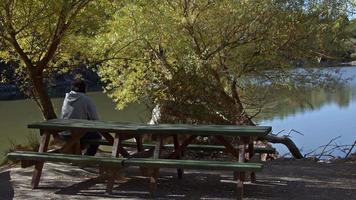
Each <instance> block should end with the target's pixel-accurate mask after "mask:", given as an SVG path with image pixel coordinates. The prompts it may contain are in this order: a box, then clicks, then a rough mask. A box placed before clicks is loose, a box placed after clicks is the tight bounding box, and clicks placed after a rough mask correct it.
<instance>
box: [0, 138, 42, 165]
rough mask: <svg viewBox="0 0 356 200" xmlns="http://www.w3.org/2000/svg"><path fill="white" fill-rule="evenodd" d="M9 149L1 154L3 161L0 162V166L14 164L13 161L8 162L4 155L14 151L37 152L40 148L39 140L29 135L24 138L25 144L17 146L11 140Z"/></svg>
mask: <svg viewBox="0 0 356 200" xmlns="http://www.w3.org/2000/svg"><path fill="white" fill-rule="evenodd" d="M9 143H10V145H9V148H8V149H7V150H5V151H4V152H3V155H4V160H3V161H1V163H0V166H2V165H5V164H12V163H15V162H14V161H10V160H8V159H7V158H6V155H7V154H8V153H10V152H14V151H37V150H38V147H39V146H40V142H39V139H38V137H37V135H36V134H29V135H28V136H27V138H26V142H25V143H22V144H18V143H16V142H15V141H13V140H9Z"/></svg>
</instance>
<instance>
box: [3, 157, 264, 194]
mask: <svg viewBox="0 0 356 200" xmlns="http://www.w3.org/2000/svg"><path fill="white" fill-rule="evenodd" d="M7 158H8V159H10V160H19V161H39V162H44V161H50V162H63V163H75V164H79V165H96V166H101V167H103V166H104V167H110V168H109V169H110V170H109V172H111V174H109V178H108V184H107V189H106V192H107V193H111V192H112V188H113V185H114V181H115V179H116V176H117V173H118V170H120V169H121V168H123V167H130V166H136V167H145V168H153V170H152V173H151V174H150V189H149V191H150V194H151V195H153V194H154V191H155V188H156V183H157V180H158V168H182V169H199V170H228V171H240V172H257V171H261V170H262V167H263V165H262V164H260V163H238V162H228V161H206V160H176V159H152V158H129V159H127V158H112V157H96V156H83V155H71V154H59V153H40V152H30V151H15V152H11V153H8V154H7ZM237 185H238V186H237V197H238V199H242V195H243V183H242V182H238V183H237Z"/></svg>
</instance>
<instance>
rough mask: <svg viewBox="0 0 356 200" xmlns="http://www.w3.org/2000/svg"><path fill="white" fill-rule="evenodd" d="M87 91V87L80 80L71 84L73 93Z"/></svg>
mask: <svg viewBox="0 0 356 200" xmlns="http://www.w3.org/2000/svg"><path fill="white" fill-rule="evenodd" d="M86 89H87V85H86V84H85V81H84V80H82V79H75V80H74V81H73V82H72V86H71V90H72V91H74V92H81V93H85V92H86Z"/></svg>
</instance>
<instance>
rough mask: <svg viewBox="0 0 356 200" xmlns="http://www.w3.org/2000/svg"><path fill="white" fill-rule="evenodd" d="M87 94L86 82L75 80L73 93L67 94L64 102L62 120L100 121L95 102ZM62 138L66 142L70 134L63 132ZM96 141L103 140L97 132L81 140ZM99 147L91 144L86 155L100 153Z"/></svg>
mask: <svg viewBox="0 0 356 200" xmlns="http://www.w3.org/2000/svg"><path fill="white" fill-rule="evenodd" d="M85 93H86V84H85V81H84V80H81V79H76V80H74V81H73V82H72V85H71V91H70V92H69V93H67V94H66V96H65V98H64V101H63V106H62V114H61V118H62V119H86V120H99V116H98V113H97V111H96V106H95V104H94V102H93V101H92V99H91V98H90V97H88V96H87V95H85ZM60 137H61V138H62V139H64V140H69V139H70V133H69V132H62V133H60ZM95 139H101V135H100V134H99V133H97V132H88V133H86V134H85V135H84V136H83V137H82V138H81V141H82V140H95ZM98 147H99V145H96V144H90V145H89V146H88V148H87V149H86V152H85V154H84V155H89V156H94V155H95V154H96V152H97V151H98Z"/></svg>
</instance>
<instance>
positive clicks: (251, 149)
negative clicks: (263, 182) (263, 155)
mask: <svg viewBox="0 0 356 200" xmlns="http://www.w3.org/2000/svg"><path fill="white" fill-rule="evenodd" d="M254 149H255V148H254V144H253V141H249V144H248V159H249V160H251V158H252V156H253V155H254V154H255V151H254ZM250 178H251V183H255V182H256V173H255V172H251V174H250Z"/></svg>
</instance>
